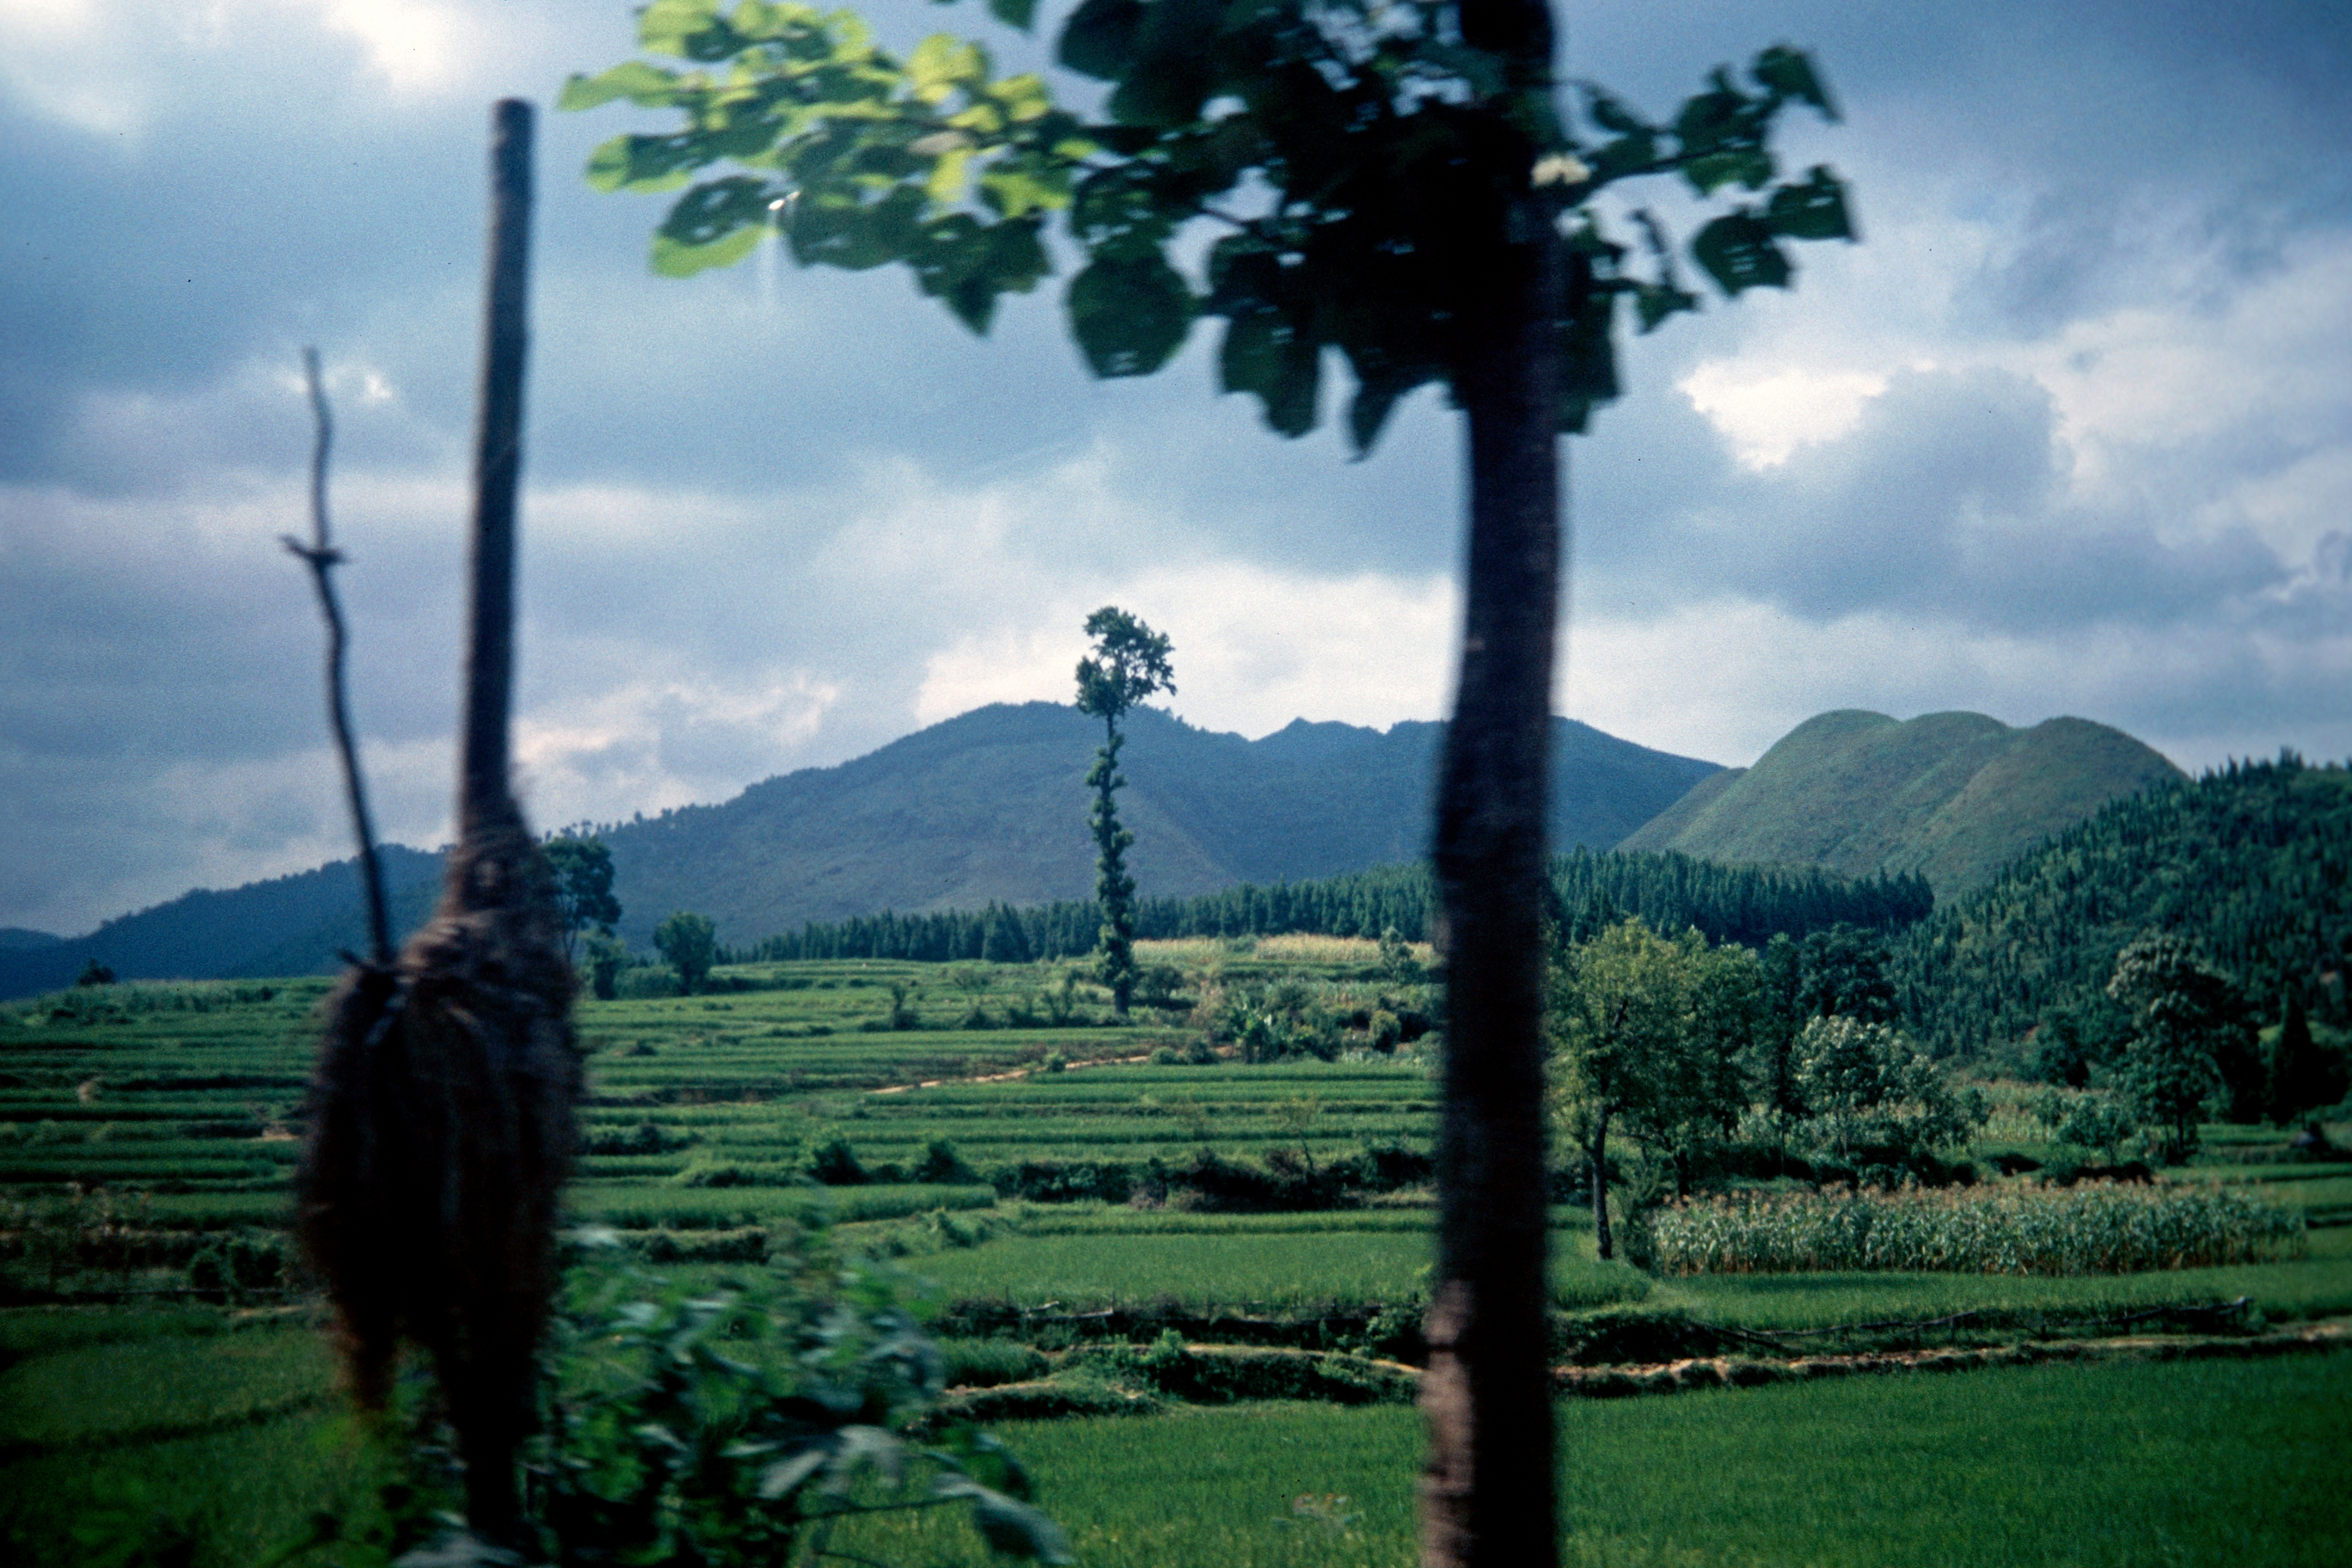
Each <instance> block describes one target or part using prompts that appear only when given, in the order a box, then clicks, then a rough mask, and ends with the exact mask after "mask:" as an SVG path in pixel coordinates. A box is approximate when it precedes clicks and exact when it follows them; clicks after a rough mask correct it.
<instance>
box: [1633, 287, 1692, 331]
mask: <svg viewBox="0 0 2352 1568" xmlns="http://www.w3.org/2000/svg"><path fill="white" fill-rule="evenodd" d="M1633 309H1634V310H1635V312H1636V313H1637V314H1638V315H1639V316H1640V318H1641V321H1642V331H1644V332H1650V331H1656V330H1657V328H1658V325H1659V323H1661V322H1663V321H1665V320H1666V318H1667V317H1669V316H1673V315H1676V314H1678V313H1680V312H1681V311H1684V310H1697V309H1698V296H1697V295H1696V294H1694V293H1692V292H1691V291H1690V290H1689V289H1678V288H1676V287H1675V285H1674V284H1672V283H1636V284H1634V285H1633Z"/></svg>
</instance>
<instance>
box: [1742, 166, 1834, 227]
mask: <svg viewBox="0 0 2352 1568" xmlns="http://www.w3.org/2000/svg"><path fill="white" fill-rule="evenodd" d="M1764 221H1765V223H1767V224H1768V225H1769V226H1770V227H1771V229H1772V232H1773V233H1775V234H1785V235H1787V236H1788V237H1790V239H1853V238H1854V237H1855V235H1854V232H1853V216H1852V215H1850V214H1849V213H1848V212H1847V211H1846V206H1845V186H1844V185H1843V184H1841V183H1840V182H1839V180H1838V177H1837V176H1836V175H1835V174H1831V173H1830V172H1829V170H1828V169H1827V168H1826V167H1824V166H1823V165H1822V164H1819V163H1816V164H1814V165H1813V167H1812V171H1811V174H1809V175H1808V177H1807V178H1806V180H1805V183H1804V184H1801V185H1782V186H1781V187H1780V189H1779V190H1777V191H1774V192H1773V193H1772V199H1771V200H1770V201H1769V202H1768V203H1767V204H1765V207H1764Z"/></svg>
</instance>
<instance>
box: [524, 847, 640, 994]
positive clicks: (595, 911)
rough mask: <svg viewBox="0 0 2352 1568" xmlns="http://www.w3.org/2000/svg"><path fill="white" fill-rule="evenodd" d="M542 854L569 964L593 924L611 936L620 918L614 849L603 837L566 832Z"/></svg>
mask: <svg viewBox="0 0 2352 1568" xmlns="http://www.w3.org/2000/svg"><path fill="white" fill-rule="evenodd" d="M541 853H542V854H543V855H545V856H546V857H547V868H548V872H549V874H550V876H551V879H552V880H553V882H554V891H555V916H556V920H557V921H558V922H559V923H560V924H561V925H562V931H563V962H564V963H572V962H574V960H575V959H576V957H577V956H578V951H579V936H580V933H581V932H582V931H585V930H587V929H589V928H591V927H593V928H594V929H595V931H597V932H598V934H600V935H603V936H610V935H612V934H613V922H614V921H616V920H619V919H620V918H621V901H620V900H618V899H616V898H614V896H613V852H612V850H611V849H609V848H607V847H605V845H604V840H603V839H601V838H583V837H577V836H575V835H573V834H571V833H564V834H562V835H561V836H559V837H554V838H551V839H549V840H548V841H547V844H546V846H545V847H544V848H543V849H542V850H541Z"/></svg>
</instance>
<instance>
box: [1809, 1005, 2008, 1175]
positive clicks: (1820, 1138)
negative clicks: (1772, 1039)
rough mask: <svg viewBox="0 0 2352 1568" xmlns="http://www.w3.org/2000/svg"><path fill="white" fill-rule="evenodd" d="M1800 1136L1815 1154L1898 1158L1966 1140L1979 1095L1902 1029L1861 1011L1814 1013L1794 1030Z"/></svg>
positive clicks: (1977, 1115) (1980, 1115)
mask: <svg viewBox="0 0 2352 1568" xmlns="http://www.w3.org/2000/svg"><path fill="white" fill-rule="evenodd" d="M1796 1082H1797V1092H1798V1094H1799V1095H1800V1096H1801V1098H1802V1099H1803V1100H1804V1105H1805V1119H1804V1121H1802V1122H1801V1123H1800V1124H1799V1127H1798V1137H1799V1138H1800V1139H1801V1141H1802V1142H1803V1143H1804V1145H1805V1146H1806V1149H1807V1151H1808V1152H1810V1153H1811V1155H1812V1156H1813V1157H1815V1158H1821V1157H1822V1156H1824V1155H1825V1156H1827V1157H1829V1158H1831V1159H1833V1160H1836V1161H1839V1162H1841V1163H1843V1162H1847V1161H1853V1160H1863V1161H1867V1162H1868V1163H1874V1164H1885V1165H1899V1164H1903V1163H1908V1162H1912V1161H1916V1160H1917V1159H1919V1158H1920V1157H1922V1156H1924V1155H1930V1154H1934V1153H1936V1152H1937V1151H1939V1150H1945V1149H1949V1148H1952V1147H1954V1146H1955V1145H1958V1144H1959V1143H1961V1142H1966V1140H1967V1138H1968V1136H1969V1132H1970V1131H1972V1130H1973V1129H1975V1128H1976V1127H1977V1126H1978V1125H1979V1124H1980V1123H1982V1122H1983V1121H1984V1117H1985V1110H1984V1105H1983V1101H1982V1097H1981V1096H1979V1095H1978V1094H1977V1093H1976V1092H1975V1091H1974V1090H1970V1091H1969V1092H1968V1093H1967V1094H1955V1093H1953V1092H1952V1089H1951V1085H1950V1084H1949V1082H1948V1080H1947V1079H1945V1077H1944V1073H1943V1070H1942V1069H1941V1068H1938V1067H1937V1065H1936V1064H1935V1062H1934V1061H1933V1060H1932V1059H1931V1058H1929V1057H1928V1056H1927V1054H1926V1053H1925V1052H1923V1051H1921V1050H1920V1049H1919V1048H1918V1047H1916V1046H1915V1045H1913V1044H1912V1043H1911V1041H1910V1040H1909V1039H1908V1038H1907V1037H1905V1036H1904V1035H1903V1034H1902V1033H1901V1032H1900V1031H1898V1030H1897V1029H1895V1027H1894V1026H1892V1025H1888V1024H1869V1023H1864V1022H1863V1021H1862V1020H1861V1019H1859V1018H1847V1017H1822V1018H1815V1019H1814V1020H1813V1021H1812V1022H1811V1023H1810V1024H1807V1025H1806V1026H1805V1030H1804V1033H1803V1034H1801V1035H1800V1036H1799V1037H1798V1038H1797V1050H1796Z"/></svg>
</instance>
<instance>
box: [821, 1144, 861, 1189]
mask: <svg viewBox="0 0 2352 1568" xmlns="http://www.w3.org/2000/svg"><path fill="white" fill-rule="evenodd" d="M808 1169H809V1174H810V1175H812V1176H814V1177H815V1178H816V1179H817V1180H818V1181H819V1182H821V1183H823V1184H824V1185H826V1186H828V1187H862V1186H864V1185H865V1184H866V1182H867V1181H869V1180H870V1179H871V1178H870V1177H868V1176H867V1175H866V1167H865V1166H863V1165H861V1164H859V1163H857V1152H856V1150H854V1149H852V1148H850V1146H849V1140H848V1139H846V1138H842V1137H838V1136H836V1137H833V1138H828V1139H827V1140H825V1141H824V1142H823V1143H820V1144H818V1145H817V1148H816V1152H814V1154H811V1155H810V1156H809V1164H808Z"/></svg>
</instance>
